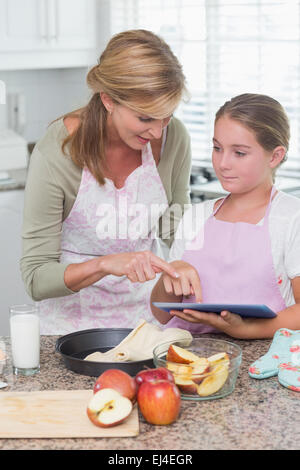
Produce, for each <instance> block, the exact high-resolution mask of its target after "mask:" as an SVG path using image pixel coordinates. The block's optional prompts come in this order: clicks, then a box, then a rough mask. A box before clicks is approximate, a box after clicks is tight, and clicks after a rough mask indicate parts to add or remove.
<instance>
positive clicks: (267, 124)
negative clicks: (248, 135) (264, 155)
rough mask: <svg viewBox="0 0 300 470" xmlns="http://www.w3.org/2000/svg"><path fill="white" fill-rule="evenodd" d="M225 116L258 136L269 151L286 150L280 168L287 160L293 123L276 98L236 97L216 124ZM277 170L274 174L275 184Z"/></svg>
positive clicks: (256, 95)
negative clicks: (281, 147)
mask: <svg viewBox="0 0 300 470" xmlns="http://www.w3.org/2000/svg"><path fill="white" fill-rule="evenodd" d="M224 115H227V116H229V117H230V118H231V119H234V120H235V121H238V122H239V123H240V124H242V125H243V126H245V127H247V128H248V129H249V130H251V131H252V132H254V134H255V137H256V140H257V142H258V143H259V144H260V145H261V146H262V147H263V149H265V150H266V151H272V150H274V149H275V148H276V147H278V146H283V147H284V148H285V150H286V153H285V156H284V158H283V160H282V161H281V162H280V164H279V165H281V164H282V163H283V162H284V161H286V160H287V151H288V149H289V140H290V124H289V119H288V117H287V114H286V112H285V110H284V108H283V107H282V105H281V104H280V103H279V102H278V101H276V100H275V99H274V98H271V97H270V96H267V95H261V94H256V93H244V94H242V95H239V96H235V97H234V98H232V99H231V100H230V101H226V103H224V104H223V106H221V108H220V109H219V110H218V111H217V113H216V117H215V123H216V122H217V120H218V119H220V117H222V116H224ZM279 165H278V166H279ZM278 166H277V168H278ZM277 168H275V169H274V170H273V172H272V173H273V174H272V176H273V181H274V179H275V172H276V169H277Z"/></svg>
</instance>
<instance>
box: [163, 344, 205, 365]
mask: <svg viewBox="0 0 300 470" xmlns="http://www.w3.org/2000/svg"><path fill="white" fill-rule="evenodd" d="M199 358H200V357H199V356H197V355H196V354H194V353H192V352H191V351H188V350H187V349H184V348H181V347H179V346H176V345H175V344H171V345H170V346H169V348H168V352H167V361H170V362H177V363H179V364H190V362H195V361H197V359H199Z"/></svg>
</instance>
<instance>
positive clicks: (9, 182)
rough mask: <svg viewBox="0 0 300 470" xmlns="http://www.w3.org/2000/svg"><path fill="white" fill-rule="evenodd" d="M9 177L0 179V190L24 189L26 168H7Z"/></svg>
mask: <svg viewBox="0 0 300 470" xmlns="http://www.w3.org/2000/svg"><path fill="white" fill-rule="evenodd" d="M5 173H8V175H9V178H7V179H3V180H2V179H0V191H8V190H16V189H24V188H25V184H26V177H27V169H26V168H20V169H16V170H8V171H7V172H5Z"/></svg>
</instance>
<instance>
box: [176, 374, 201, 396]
mask: <svg viewBox="0 0 300 470" xmlns="http://www.w3.org/2000/svg"><path fill="white" fill-rule="evenodd" d="M175 384H176V385H177V387H178V388H179V390H181V391H182V392H183V393H187V394H188V395H196V394H197V389H198V386H197V384H196V383H195V382H194V381H193V380H191V379H190V378H189V377H177V376H176V377H175Z"/></svg>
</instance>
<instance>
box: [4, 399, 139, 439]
mask: <svg viewBox="0 0 300 470" xmlns="http://www.w3.org/2000/svg"><path fill="white" fill-rule="evenodd" d="M92 395H93V392H92V390H51V391H42V392H4V391H3V392H0V438H42V437H44V438H60V437H81V438H85V437H125V436H131V437H133V436H137V435H138V433H139V420H138V409H137V404H135V405H134V407H133V410H132V412H131V414H130V415H129V416H128V418H127V419H126V420H125V421H124V422H123V423H121V424H119V425H117V426H114V427H111V428H99V427H98V426H95V425H94V424H93V423H92V422H91V421H90V420H89V418H88V416H87V414H86V407H87V404H88V402H89V400H90V398H91V397H92Z"/></svg>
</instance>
